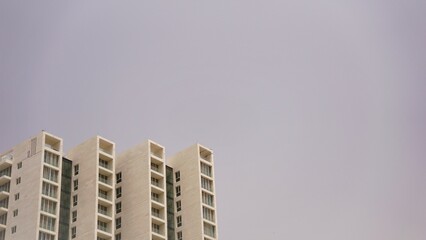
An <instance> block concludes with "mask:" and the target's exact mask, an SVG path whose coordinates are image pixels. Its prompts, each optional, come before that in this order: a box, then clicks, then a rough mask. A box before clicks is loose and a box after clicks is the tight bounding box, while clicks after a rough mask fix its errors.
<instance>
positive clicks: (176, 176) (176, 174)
mask: <svg viewBox="0 0 426 240" xmlns="http://www.w3.org/2000/svg"><path fill="white" fill-rule="evenodd" d="M175 178H176V182H179V181H180V171H177V172H175Z"/></svg>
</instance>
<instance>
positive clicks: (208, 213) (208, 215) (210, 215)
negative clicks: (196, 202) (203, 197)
mask: <svg viewBox="0 0 426 240" xmlns="http://www.w3.org/2000/svg"><path fill="white" fill-rule="evenodd" d="M203 218H204V219H207V220H209V221H211V222H214V211H213V210H211V209H210V208H206V207H204V206H203Z"/></svg>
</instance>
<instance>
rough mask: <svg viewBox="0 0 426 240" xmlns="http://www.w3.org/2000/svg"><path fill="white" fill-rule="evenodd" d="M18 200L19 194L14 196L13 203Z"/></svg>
mask: <svg viewBox="0 0 426 240" xmlns="http://www.w3.org/2000/svg"><path fill="white" fill-rule="evenodd" d="M16 200H19V193H17V194H15V201H16Z"/></svg>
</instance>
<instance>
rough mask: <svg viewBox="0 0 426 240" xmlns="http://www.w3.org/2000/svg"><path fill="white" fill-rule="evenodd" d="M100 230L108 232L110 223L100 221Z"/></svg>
mask: <svg viewBox="0 0 426 240" xmlns="http://www.w3.org/2000/svg"><path fill="white" fill-rule="evenodd" d="M98 229H99V230H102V231H105V232H106V231H107V230H108V223H106V222H102V221H100V220H98Z"/></svg>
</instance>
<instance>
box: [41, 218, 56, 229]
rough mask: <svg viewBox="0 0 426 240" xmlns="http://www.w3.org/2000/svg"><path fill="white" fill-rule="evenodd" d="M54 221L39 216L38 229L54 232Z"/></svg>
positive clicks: (53, 219)
mask: <svg viewBox="0 0 426 240" xmlns="http://www.w3.org/2000/svg"><path fill="white" fill-rule="evenodd" d="M55 222H56V219H55V218H52V217H49V216H46V215H43V214H40V227H41V228H43V229H46V230H49V231H55Z"/></svg>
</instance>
